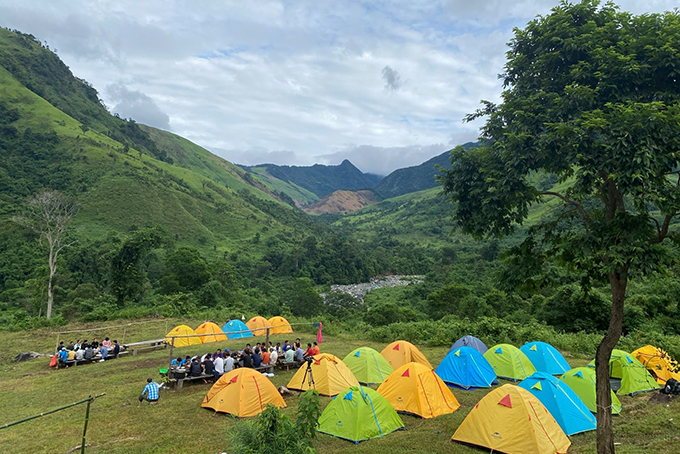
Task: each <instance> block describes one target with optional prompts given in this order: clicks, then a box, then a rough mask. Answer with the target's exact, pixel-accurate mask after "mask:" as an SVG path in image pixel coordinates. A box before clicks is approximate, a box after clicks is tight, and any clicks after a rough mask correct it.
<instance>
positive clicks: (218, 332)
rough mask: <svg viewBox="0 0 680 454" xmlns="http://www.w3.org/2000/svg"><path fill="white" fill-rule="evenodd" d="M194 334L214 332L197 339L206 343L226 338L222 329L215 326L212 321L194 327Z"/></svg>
mask: <svg viewBox="0 0 680 454" xmlns="http://www.w3.org/2000/svg"><path fill="white" fill-rule="evenodd" d="M194 332H195V333H196V334H212V333H214V334H215V335H214V336H201V337H199V339H200V340H201V342H202V343H204V344H207V343H210V342H222V341H226V340H227V336H225V335H224V331H222V328H220V327H219V326H217V325H216V324H215V323H213V322H205V323H202V324H201V326H199V327H198V328H196V330H195V331H194Z"/></svg>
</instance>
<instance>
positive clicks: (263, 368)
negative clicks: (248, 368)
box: [253, 364, 274, 373]
mask: <svg viewBox="0 0 680 454" xmlns="http://www.w3.org/2000/svg"><path fill="white" fill-rule="evenodd" d="M253 370H256V371H258V372H260V373H264V372H267V373H271V372H274V365H273V364H267V365H266V366H260V367H253Z"/></svg>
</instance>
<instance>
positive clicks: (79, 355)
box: [76, 348, 85, 361]
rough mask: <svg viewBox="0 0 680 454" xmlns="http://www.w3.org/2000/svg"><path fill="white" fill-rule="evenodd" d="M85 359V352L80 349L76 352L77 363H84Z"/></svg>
mask: <svg viewBox="0 0 680 454" xmlns="http://www.w3.org/2000/svg"><path fill="white" fill-rule="evenodd" d="M83 359H85V350H83V349H82V348H80V349H78V350H77V351H76V361H82V360H83Z"/></svg>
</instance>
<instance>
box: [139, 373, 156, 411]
mask: <svg viewBox="0 0 680 454" xmlns="http://www.w3.org/2000/svg"><path fill="white" fill-rule="evenodd" d="M144 400H146V401H147V402H149V403H152V404H157V403H158V383H154V382H153V380H151V379H150V378H147V379H146V386H145V387H144V391H142V395H141V396H139V405H137V408H139V407H141V406H142V401H144Z"/></svg>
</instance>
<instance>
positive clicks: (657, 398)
mask: <svg viewBox="0 0 680 454" xmlns="http://www.w3.org/2000/svg"><path fill="white" fill-rule="evenodd" d="M677 398H678V396H672V395H670V394H664V393H654V394H653V395H652V397H650V398H649V403H650V404H669V403H671V402H673V401H674V400H676V399H677Z"/></svg>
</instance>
